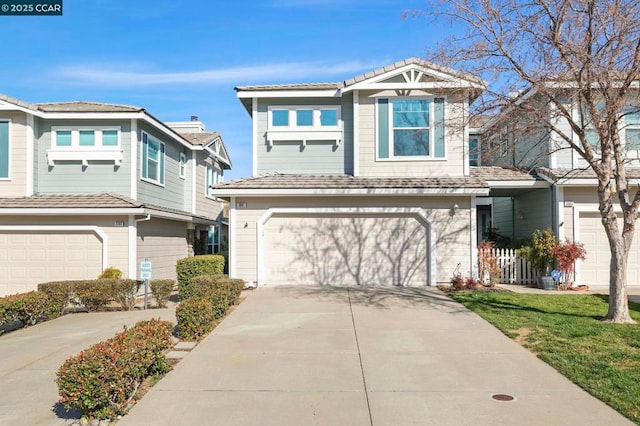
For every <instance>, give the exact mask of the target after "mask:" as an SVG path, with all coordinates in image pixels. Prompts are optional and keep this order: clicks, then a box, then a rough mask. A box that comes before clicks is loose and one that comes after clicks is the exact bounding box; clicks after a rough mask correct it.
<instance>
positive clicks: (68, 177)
mask: <svg viewBox="0 0 640 426" xmlns="http://www.w3.org/2000/svg"><path fill="white" fill-rule="evenodd" d="M34 126H35V138H34V139H35V141H34V143H35V150H34V151H35V152H34V156H35V162H36V165H35V169H36V170H35V177H34V192H36V193H103V192H115V193H118V194H122V195H126V196H130V195H131V180H130V176H131V175H130V173H131V155H130V147H131V142H130V141H131V124H130V121H129V120H42V119H38V118H36V119H35V123H34ZM56 126H61V127H67V126H68V127H75V126H83V127H85V126H87V127H94V126H95V128H96V129H99V128H101V127H108V126H119V127H120V138H121V139H120V144H121V149H122V151H123V154H122V155H123V161H122V164H121V165H120V166H115V165H114V164H113V162H89V165H88V166H86V167H83V166H82V164H81V163H80V162H79V161H70V162H64V163H56V165H55V166H49V165H48V163H47V151H48V150H49V149H51V127H56Z"/></svg>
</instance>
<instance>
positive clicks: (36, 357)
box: [0, 305, 176, 425]
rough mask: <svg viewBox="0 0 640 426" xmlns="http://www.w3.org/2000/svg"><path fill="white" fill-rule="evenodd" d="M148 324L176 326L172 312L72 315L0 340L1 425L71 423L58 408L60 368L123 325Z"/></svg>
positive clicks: (155, 310) (65, 414)
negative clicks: (159, 321) (159, 322)
mask: <svg viewBox="0 0 640 426" xmlns="http://www.w3.org/2000/svg"><path fill="white" fill-rule="evenodd" d="M174 306H175V305H174ZM151 318H161V319H165V320H168V321H171V322H175V321H176V319H175V308H174V307H173V308H171V307H170V308H167V309H150V310H147V311H129V312H99V313H91V314H87V313H77V314H70V315H65V316H63V317H61V318H57V319H55V320H53V321H48V322H45V323H42V324H38V325H36V326H35V327H29V328H24V329H21V330H17V331H14V332H11V333H7V334H4V335H2V336H0V390H1V392H0V395H1V397H0V425H64V424H67V423H69V421H68V420H66V419H67V418H68V417H71V418H73V417H77V415H75V413H66V412H65V411H64V410H63V409H61V407H58V406H57V405H56V403H57V401H58V387H57V386H56V384H55V382H54V380H55V378H56V372H57V371H58V368H60V366H61V365H62V363H63V362H64V361H65V360H66V359H67V358H69V357H71V356H73V355H76V354H78V353H79V352H80V351H82V350H83V349H86V348H87V347H89V346H90V345H92V344H94V343H97V342H99V341H101V340H105V339H108V338H109V337H112V336H113V335H114V334H116V333H117V332H119V331H122V329H123V327H124V326H125V325H126V326H132V325H134V324H135V323H136V322H138V321H142V320H145V319H151ZM54 410H55V411H54Z"/></svg>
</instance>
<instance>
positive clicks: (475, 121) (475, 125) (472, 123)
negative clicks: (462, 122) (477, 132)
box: [469, 115, 495, 129]
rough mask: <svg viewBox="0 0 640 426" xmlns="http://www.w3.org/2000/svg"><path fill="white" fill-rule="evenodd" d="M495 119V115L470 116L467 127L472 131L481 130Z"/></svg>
mask: <svg viewBox="0 0 640 426" xmlns="http://www.w3.org/2000/svg"><path fill="white" fill-rule="evenodd" d="M494 118H495V115H472V116H471V117H469V127H470V128H472V129H481V128H482V126H484V125H485V124H487V123H488V122H489V121H491V120H492V119H494Z"/></svg>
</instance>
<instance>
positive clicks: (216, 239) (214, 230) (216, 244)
mask: <svg viewBox="0 0 640 426" xmlns="http://www.w3.org/2000/svg"><path fill="white" fill-rule="evenodd" d="M208 243H209V244H208V245H209V249H208V251H207V252H208V253H209V254H215V253H218V252H220V227H219V226H216V225H214V226H211V227H209V241H208Z"/></svg>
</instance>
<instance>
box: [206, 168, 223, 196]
mask: <svg viewBox="0 0 640 426" xmlns="http://www.w3.org/2000/svg"><path fill="white" fill-rule="evenodd" d="M209 170H212V171H213V172H212V174H211V179H212V182H209ZM216 172H217V173H216ZM215 176H217V177H218V178H217V179H215V178H214V177H215ZM216 180H217V182H216ZM219 183H222V169H221V168H219V167H216V165H215V164H212V163H207V164H206V166H205V168H204V196H205V197H207V198H209V199H211V200H216V201H217V200H218V198H217V197H215V196H213V195H211V193H210V191H211V188H209V186H211V185H217V184H219Z"/></svg>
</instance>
